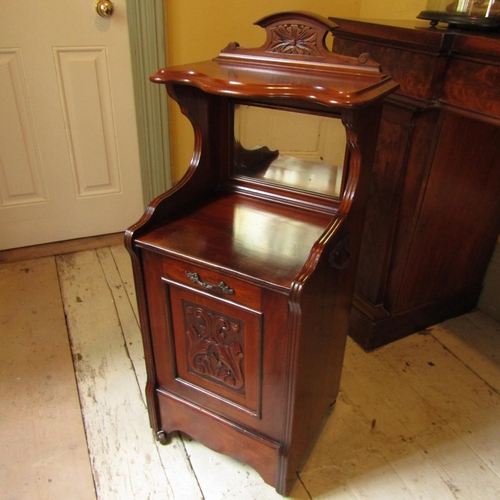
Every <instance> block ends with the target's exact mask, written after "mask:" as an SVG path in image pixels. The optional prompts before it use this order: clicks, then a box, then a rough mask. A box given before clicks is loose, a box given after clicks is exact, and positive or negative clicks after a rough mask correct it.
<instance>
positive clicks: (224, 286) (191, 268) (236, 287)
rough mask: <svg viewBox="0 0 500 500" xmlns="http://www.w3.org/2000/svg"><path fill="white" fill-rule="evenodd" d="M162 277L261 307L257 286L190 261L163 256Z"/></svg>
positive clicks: (256, 307) (221, 296)
mask: <svg viewBox="0 0 500 500" xmlns="http://www.w3.org/2000/svg"><path fill="white" fill-rule="evenodd" d="M162 262H163V264H162V268H163V277H164V278H166V279H170V280H172V281H175V282H178V283H181V284H184V285H188V286H190V287H192V288H193V290H199V291H204V292H206V293H208V294H210V295H213V296H215V297H220V298H224V299H227V300H230V301H231V302H237V303H238V304H243V305H246V306H248V307H251V308H253V309H258V310H260V309H261V303H260V296H261V290H260V288H259V287H258V286H256V285H252V284H250V283H247V282H245V281H242V280H239V279H237V278H233V277H231V276H227V275H225V274H224V273H223V271H222V272H221V271H218V270H213V269H209V268H208V267H203V266H199V265H196V264H192V263H190V262H186V261H182V260H177V259H173V258H163V260H162Z"/></svg>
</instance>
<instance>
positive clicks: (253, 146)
mask: <svg viewBox="0 0 500 500" xmlns="http://www.w3.org/2000/svg"><path fill="white" fill-rule="evenodd" d="M234 135H235V150H234V173H235V174H236V175H241V176H244V177H249V178H252V179H258V180H261V181H264V182H268V183H270V184H275V185H279V186H284V187H289V188H293V189H299V190H302V191H307V192H312V193H317V194H321V195H326V196H331V197H336V198H339V197H340V191H341V186H342V172H343V168H344V159H345V152H346V133H345V128H344V126H343V125H342V122H341V121H340V119H339V118H333V117H325V116H318V115H310V114H305V113H298V112H293V111H284V110H276V109H269V108H261V107H258V106H250V105H241V104H239V105H235V107H234Z"/></svg>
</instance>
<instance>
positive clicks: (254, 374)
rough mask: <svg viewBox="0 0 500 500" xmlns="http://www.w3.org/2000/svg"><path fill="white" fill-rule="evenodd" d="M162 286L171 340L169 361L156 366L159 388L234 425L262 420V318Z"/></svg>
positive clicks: (167, 345)
mask: <svg viewBox="0 0 500 500" xmlns="http://www.w3.org/2000/svg"><path fill="white" fill-rule="evenodd" d="M163 284H164V287H165V292H166V294H165V296H166V300H167V311H168V316H169V323H170V328H169V329H168V330H170V337H171V338H169V339H167V338H164V339H162V341H161V343H162V344H163V346H164V347H165V348H166V349H167V351H169V352H168V357H169V358H170V361H169V363H167V364H165V363H160V364H158V365H157V376H158V382H159V385H160V388H164V389H166V390H168V391H170V392H172V393H175V394H176V395H178V396H180V397H183V398H185V399H187V400H189V401H191V402H194V403H195V404H198V405H200V406H202V407H205V408H207V409H210V410H213V411H216V412H217V413H220V414H223V415H227V416H230V417H232V418H234V419H235V420H239V421H242V419H243V420H247V419H248V418H249V417H250V419H251V420H254V419H257V420H259V419H260V417H261V365H262V360H261V351H262V349H261V342H262V321H261V316H262V315H261V313H260V312H259V311H255V310H252V309H250V308H247V307H245V306H242V305H238V304H235V303H232V302H230V301H227V300H225V299H221V298H218V297H214V296H211V295H210V294H208V293H205V292H202V291H199V290H193V289H191V288H190V287H188V286H186V285H183V284H181V283H177V282H174V281H171V280H168V279H165V278H164V279H163ZM165 331H166V330H165ZM169 365H170V366H169ZM172 367H173V370H172ZM252 417H253V418H252Z"/></svg>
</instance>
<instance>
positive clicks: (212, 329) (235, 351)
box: [184, 304, 245, 392]
mask: <svg viewBox="0 0 500 500" xmlns="http://www.w3.org/2000/svg"><path fill="white" fill-rule="evenodd" d="M184 317H185V324H186V334H187V337H188V363H189V368H190V371H192V372H194V373H196V374H199V375H202V376H204V377H205V378H208V379H210V380H212V381H215V382H217V383H219V384H221V385H223V386H225V387H227V388H230V389H233V390H236V391H239V392H241V389H243V387H244V385H245V377H244V374H243V349H242V347H241V344H240V342H238V341H237V339H240V336H241V334H242V332H241V330H242V328H241V324H240V323H239V322H237V321H235V320H233V319H229V318H227V317H225V316H223V315H222V314H220V313H214V312H212V311H208V310H205V309H203V308H202V307H199V306H195V305H191V304H185V307H184Z"/></svg>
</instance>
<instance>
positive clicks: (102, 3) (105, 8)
mask: <svg viewBox="0 0 500 500" xmlns="http://www.w3.org/2000/svg"><path fill="white" fill-rule="evenodd" d="M95 10H96V12H97V13H98V14H99V15H100V16H101V17H110V16H111V15H112V14H113V11H114V6H113V4H112V3H111V2H110V1H109V0H99V1H98V2H97V3H96V4H95Z"/></svg>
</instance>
